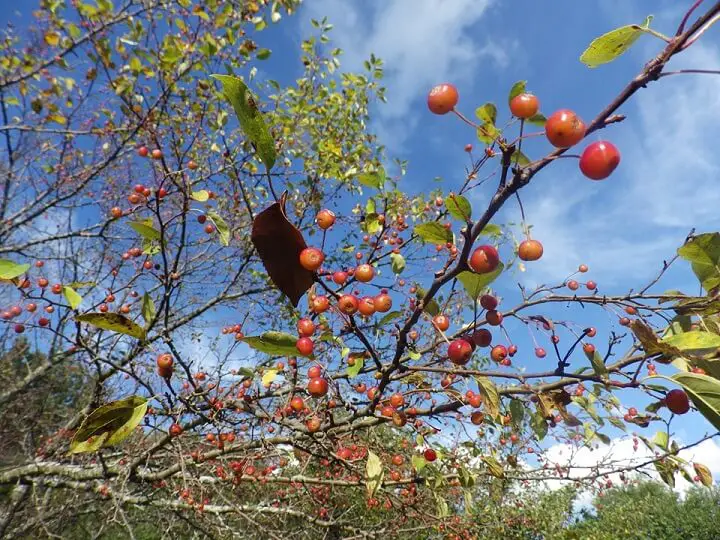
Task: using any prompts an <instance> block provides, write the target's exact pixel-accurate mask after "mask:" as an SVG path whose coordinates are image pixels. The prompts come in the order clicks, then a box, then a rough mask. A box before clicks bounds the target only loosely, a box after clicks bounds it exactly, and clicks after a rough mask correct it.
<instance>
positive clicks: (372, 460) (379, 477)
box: [365, 450, 385, 498]
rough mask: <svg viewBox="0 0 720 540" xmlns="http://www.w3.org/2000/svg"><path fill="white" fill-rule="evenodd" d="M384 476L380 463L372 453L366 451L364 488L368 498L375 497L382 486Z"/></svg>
mask: <svg viewBox="0 0 720 540" xmlns="http://www.w3.org/2000/svg"><path fill="white" fill-rule="evenodd" d="M384 476H385V472H384V471H383V465H382V461H380V458H379V457H378V456H377V455H376V454H375V453H374V452H372V451H369V450H368V457H367V463H366V464H365V488H366V489H367V496H368V498H370V497H374V496H375V494H376V493H377V491H378V490H379V489H380V486H382V482H383V477H384Z"/></svg>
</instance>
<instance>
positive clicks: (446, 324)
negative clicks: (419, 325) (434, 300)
mask: <svg viewBox="0 0 720 540" xmlns="http://www.w3.org/2000/svg"><path fill="white" fill-rule="evenodd" d="M432 322H433V324H434V325H435V327H436V328H437V329H438V330H440V331H441V332H444V331H445V330H447V329H448V328H450V319H448V318H447V316H446V315H435V317H433V320H432Z"/></svg>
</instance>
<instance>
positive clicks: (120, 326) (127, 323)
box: [75, 313, 145, 339]
mask: <svg viewBox="0 0 720 540" xmlns="http://www.w3.org/2000/svg"><path fill="white" fill-rule="evenodd" d="M75 320H77V321H79V322H84V323H88V324H90V325H92V326H95V327H97V328H101V329H102V330H110V331H111V332H118V333H120V334H126V335H128V336H131V337H134V338H137V339H145V330H143V328H142V327H141V326H139V325H137V324H136V323H134V322H133V321H131V320H130V319H128V318H127V317H125V316H124V315H121V314H120V313H83V314H82V315H78V316H77V317H75Z"/></svg>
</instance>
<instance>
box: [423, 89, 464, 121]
mask: <svg viewBox="0 0 720 540" xmlns="http://www.w3.org/2000/svg"><path fill="white" fill-rule="evenodd" d="M459 98H460V96H459V95H458V91H457V88H455V85H452V84H450V83H442V84H438V85H436V86H433V87H432V88H431V89H430V93H428V97H427V104H428V109H430V112H433V113H435V114H447V113H449V112H450V111H452V110H453V109H454V108H455V105H457V103H458V100H459Z"/></svg>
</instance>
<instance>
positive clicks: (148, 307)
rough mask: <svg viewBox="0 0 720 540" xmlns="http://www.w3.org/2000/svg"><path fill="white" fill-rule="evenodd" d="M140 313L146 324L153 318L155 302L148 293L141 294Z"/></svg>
mask: <svg viewBox="0 0 720 540" xmlns="http://www.w3.org/2000/svg"><path fill="white" fill-rule="evenodd" d="M141 313H142V317H143V319H144V320H145V322H146V323H147V324H150V321H152V320H153V319H154V318H155V313H156V311H155V302H153V299H152V298H150V295H149V294H148V293H145V294H143V299H142V309H141Z"/></svg>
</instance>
